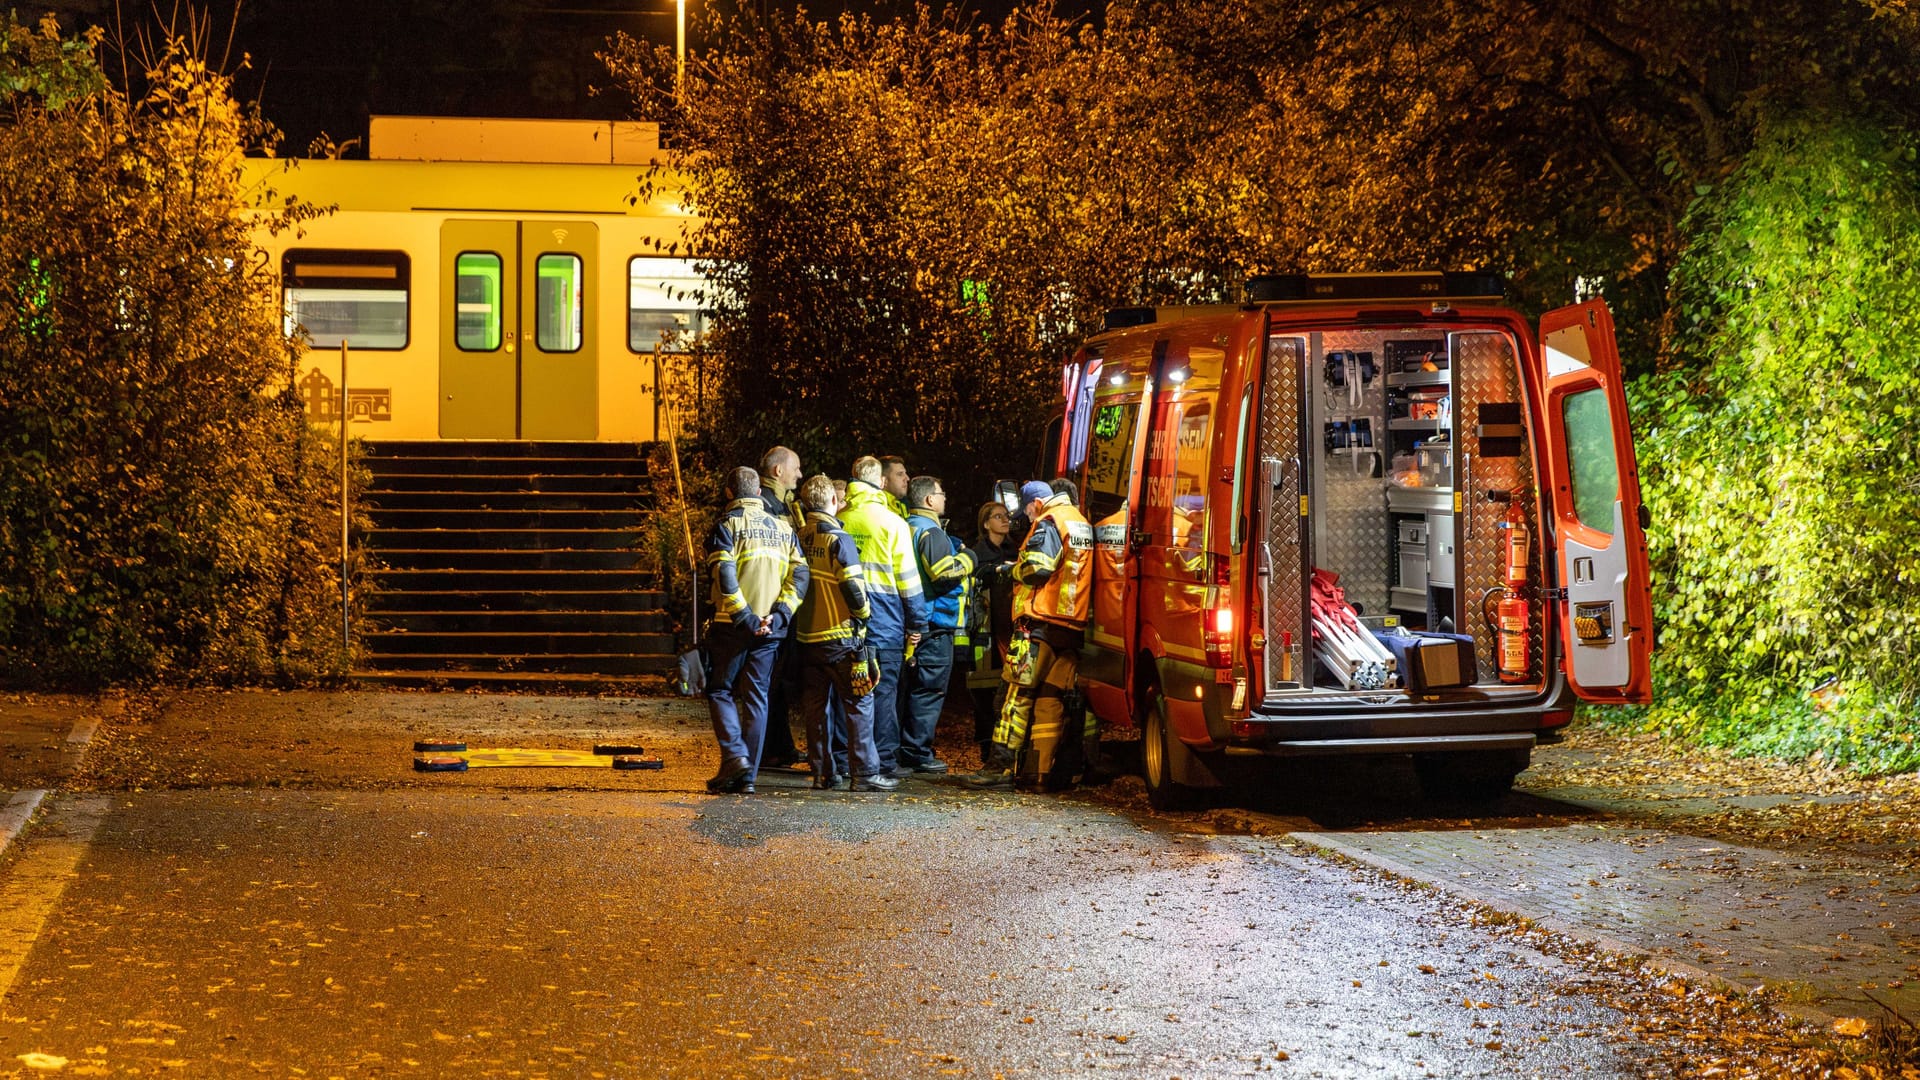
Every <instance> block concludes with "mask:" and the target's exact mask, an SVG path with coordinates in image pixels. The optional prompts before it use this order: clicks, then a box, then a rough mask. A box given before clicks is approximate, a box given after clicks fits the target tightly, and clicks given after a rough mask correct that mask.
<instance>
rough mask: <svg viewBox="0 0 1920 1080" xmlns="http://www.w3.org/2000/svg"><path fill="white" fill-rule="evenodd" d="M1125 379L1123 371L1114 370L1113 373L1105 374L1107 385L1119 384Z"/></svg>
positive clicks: (1125, 375) (1125, 374)
mask: <svg viewBox="0 0 1920 1080" xmlns="http://www.w3.org/2000/svg"><path fill="white" fill-rule="evenodd" d="M1126 381H1127V373H1126V372H1124V371H1116V372H1114V373H1113V374H1111V375H1109V376H1107V383H1108V385H1111V386H1119V385H1121V384H1123V383H1125V382H1126Z"/></svg>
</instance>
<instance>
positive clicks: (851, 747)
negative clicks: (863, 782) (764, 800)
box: [800, 643, 880, 779]
mask: <svg viewBox="0 0 1920 1080" xmlns="http://www.w3.org/2000/svg"><path fill="white" fill-rule="evenodd" d="M852 654H853V649H852V647H851V646H848V645H844V644H838V643H836V644H828V645H802V646H800V658H801V663H802V675H801V679H802V686H803V687H804V691H803V693H804V700H805V701H806V706H805V709H806V716H807V760H808V761H809V762H811V763H812V765H813V775H814V777H815V778H816V779H820V778H824V777H834V776H846V775H852V776H872V775H874V774H875V773H877V772H879V771H880V751H879V750H878V749H877V748H876V747H875V746H874V743H873V695H872V694H868V695H866V696H865V697H854V696H853V680H852V678H851V677H850V674H849V671H848V667H847V661H848V659H849V658H850V657H851V656H852ZM836 736H838V737H837V738H836ZM849 753H851V756H852V761H851V762H849V761H848V760H847V758H848V755H849ZM836 758H837V759H838V760H836ZM849 765H851V766H852V769H851V772H849V769H848V766H849Z"/></svg>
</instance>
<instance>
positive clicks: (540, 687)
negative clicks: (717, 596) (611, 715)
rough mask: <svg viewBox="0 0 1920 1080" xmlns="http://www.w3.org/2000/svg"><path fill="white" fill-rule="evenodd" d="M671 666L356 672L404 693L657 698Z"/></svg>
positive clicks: (357, 678) (361, 679)
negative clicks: (613, 670) (621, 670)
mask: <svg viewBox="0 0 1920 1080" xmlns="http://www.w3.org/2000/svg"><path fill="white" fill-rule="evenodd" d="M672 674H674V669H673V668H672V667H667V668H661V669H658V670H652V671H644V672H640V673H636V674H628V675H609V674H604V673H601V672H597V671H447V670H444V669H441V670H426V671H377V670H368V671H356V672H354V673H353V680H354V682H356V683H360V684H362V685H373V686H385V687H391V688H394V689H407V690H520V691H526V692H530V693H538V694H545V695H553V694H627V695H633V696H642V695H657V694H660V693H662V692H664V691H665V690H666V689H667V687H668V685H669V681H668V677H669V676H670V675H672Z"/></svg>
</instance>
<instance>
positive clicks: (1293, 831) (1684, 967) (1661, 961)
mask: <svg viewBox="0 0 1920 1080" xmlns="http://www.w3.org/2000/svg"><path fill="white" fill-rule="evenodd" d="M1217 820H1218V821H1219V822H1220V823H1221V824H1223V825H1228V826H1230V827H1234V828H1240V829H1244V830H1246V831H1247V832H1251V833H1255V834H1258V835H1266V836H1285V837H1286V838H1287V839H1290V840H1296V841H1299V842H1300V843H1302V844H1305V845H1307V846H1309V847H1312V848H1317V849H1319V850H1321V851H1326V852H1331V853H1333V854H1335V855H1339V856H1341V857H1343V858H1346V859H1350V860H1352V861H1354V862H1356V863H1359V864H1361V865H1363V866H1368V867H1371V868H1372V869H1375V870H1379V871H1382V872H1384V873H1387V874H1391V875H1393V876H1394V877H1398V878H1404V879H1406V880H1408V881H1414V882H1418V883H1420V884H1422V885H1426V886H1428V887H1430V888H1434V889H1437V890H1439V891H1441V892H1444V893H1447V894H1449V895H1452V896H1455V897H1459V898H1461V899H1464V900H1470V901H1472V902H1474V903H1476V904H1480V905H1482V906H1484V907H1487V908H1490V909H1492V910H1494V911H1499V912H1503V913H1505V914H1508V915H1514V916H1517V917H1520V918H1523V919H1526V920H1527V921H1529V922H1531V923H1533V925H1535V926H1538V927H1540V928H1541V929H1543V930H1547V931H1549V932H1551V933H1554V934H1557V935H1560V936H1562V937H1566V938H1570V939H1572V940H1574V941H1579V942H1583V943H1585V944H1588V945H1592V946H1594V947H1595V948H1599V949H1603V950H1605V951H1607V952H1610V953H1615V954H1617V955H1620V956H1627V957H1633V958H1635V959H1636V960H1637V961H1638V962H1640V963H1642V964H1643V965H1645V966H1646V967H1648V968H1650V969H1652V970H1655V971H1659V972H1663V973H1666V974H1669V975H1674V976H1677V977H1680V978H1683V979H1686V980H1688V981H1689V982H1697V983H1701V984H1704V985H1708V986H1713V987H1715V988H1717V989H1720V990H1723V991H1726V992H1728V993H1729V994H1732V995H1736V996H1739V997H1748V998H1751V997H1754V996H1756V995H1758V994H1760V993H1762V992H1763V991H1764V990H1765V989H1766V984H1765V983H1758V984H1748V983H1743V982H1740V981H1738V980H1735V979H1729V978H1727V977H1726V976H1724V975H1720V974H1716V973H1715V972H1711V971H1707V970H1706V969H1704V968H1700V967H1696V966H1694V965H1692V964H1689V963H1686V962H1685V961H1682V960H1673V959H1669V958H1666V957H1659V956H1654V955H1652V954H1651V953H1650V952H1649V951H1648V950H1647V949H1645V948H1643V947H1641V946H1637V945H1634V944H1632V943H1631V942H1627V941H1623V940H1621V939H1619V938H1617V937H1614V936H1612V935H1609V934H1605V933H1601V932H1600V931H1597V930H1595V929H1594V928H1592V927H1590V926H1586V925H1583V924H1581V923H1578V922H1572V921H1569V920H1567V919H1564V918H1562V917H1560V916H1557V915H1549V914H1546V913H1543V912H1537V911H1529V910H1527V909H1526V908H1525V907H1524V906H1523V905H1520V904H1516V903H1514V902H1513V900H1512V899H1511V898H1509V897H1504V896H1497V895H1494V894H1491V893H1487V892H1483V891H1481V890H1478V889H1474V888H1472V887H1470V886H1464V885H1462V884H1461V883H1460V882H1458V881H1455V880H1452V879H1450V878H1445V877H1442V876H1440V875H1438V874H1434V873H1430V872H1428V871H1426V870H1423V869H1420V868H1419V867H1414V866H1409V865H1407V864H1405V863H1402V862H1400V861H1399V860H1397V859H1394V858H1392V857H1390V856H1386V855H1381V854H1379V853H1378V852H1373V851H1369V850H1367V849H1365V848H1362V847H1359V846H1357V845H1353V844H1348V843H1344V842H1342V841H1341V840H1339V839H1338V838H1336V837H1334V836H1330V835H1328V834H1326V833H1323V832H1305V831H1300V830H1298V829H1297V828H1296V827H1295V823H1293V822H1289V821H1287V820H1286V819H1284V818H1280V817H1276V816H1273V815H1270V814H1262V813H1259V812H1257V811H1241V812H1234V813H1223V814H1220V815H1218V817H1217ZM1767 1004H1768V1006H1769V1007H1770V1008H1772V1009H1773V1011H1775V1012H1778V1013H1781V1014H1783V1015H1786V1016H1790V1017H1792V1018H1794V1019H1797V1020H1803V1021H1806V1022H1809V1023H1813V1024H1816V1025H1819V1026H1820V1027H1821V1028H1825V1029H1831V1028H1832V1026H1833V1023H1834V1021H1835V1020H1836V1019H1838V1017H1835V1016H1833V1015H1832V1014H1830V1013H1828V1012H1826V1011H1824V1010H1822V1009H1819V1008H1816V1007H1814V1006H1812V1005H1804V1004H1800V1003H1787V1002H1778V1001H1769V1002H1767Z"/></svg>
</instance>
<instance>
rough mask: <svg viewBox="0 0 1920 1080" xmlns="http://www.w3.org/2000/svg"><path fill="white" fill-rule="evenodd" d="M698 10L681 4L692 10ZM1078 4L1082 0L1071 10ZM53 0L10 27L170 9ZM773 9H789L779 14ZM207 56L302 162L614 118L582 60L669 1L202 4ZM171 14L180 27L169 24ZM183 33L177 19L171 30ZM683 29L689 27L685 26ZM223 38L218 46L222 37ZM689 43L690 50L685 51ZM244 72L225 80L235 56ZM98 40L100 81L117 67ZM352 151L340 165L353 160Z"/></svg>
mask: <svg viewBox="0 0 1920 1080" xmlns="http://www.w3.org/2000/svg"><path fill="white" fill-rule="evenodd" d="M705 2H708V0H691V2H690V5H689V11H690V12H691V11H692V10H694V7H693V5H696V4H699V3H705ZM1082 3H1083V4H1084V0H1082ZM1014 4H1015V0H967V2H966V3H965V4H964V5H963V10H964V11H966V12H969V13H975V14H979V15H982V16H985V17H990V18H998V17H1000V16H1003V15H1004V14H1005V13H1006V12H1007V11H1008V10H1009V9H1011V8H1012V7H1013V6H1014ZM121 5H122V14H120V15H118V16H116V13H115V10H114V2H113V0H54V2H53V3H51V4H42V5H39V6H37V7H26V8H21V9H18V10H19V13H20V18H21V19H23V20H33V21H37V20H38V19H39V16H40V14H41V13H42V12H44V11H47V10H52V11H54V12H56V13H57V14H59V15H60V17H61V22H62V24H63V25H64V26H66V27H67V28H69V29H73V28H75V27H78V26H85V25H92V24H98V25H102V26H105V27H106V28H107V30H108V34H109V41H110V42H111V41H112V40H113V39H114V36H115V35H114V32H115V23H116V19H119V20H121V24H122V25H123V26H124V27H125V35H124V36H126V37H128V38H135V35H136V32H137V31H139V30H140V29H142V28H146V29H147V31H148V32H149V33H151V28H152V27H155V26H164V25H167V23H168V21H169V13H171V12H173V11H175V10H176V9H175V8H174V7H172V6H171V4H170V3H160V4H157V5H155V6H148V7H141V6H140V5H139V3H138V2H137V0H121ZM783 6H787V7H791V6H792V5H791V4H786V5H783ZM805 7H806V9H807V11H808V12H809V13H811V14H813V15H815V16H816V17H823V18H824V17H829V16H832V15H834V14H837V13H838V12H839V11H840V10H842V9H843V8H847V7H851V8H854V9H856V10H873V11H876V13H879V14H883V15H884V14H888V13H891V12H897V11H904V10H908V8H909V5H907V4H906V3H904V2H901V3H894V2H882V0H826V2H811V3H807V4H806V5H805ZM202 11H203V12H204V14H203V15H202V18H203V20H204V22H205V23H206V24H207V26H208V28H209V29H208V32H207V35H206V36H207V38H208V46H207V55H208V58H209V60H210V61H212V62H213V63H214V64H215V66H217V67H218V66H221V64H220V61H221V58H222V57H223V56H230V59H229V60H228V62H227V63H226V64H225V65H224V69H225V70H228V71H230V72H233V73H234V74H235V77H236V82H235V92H236V94H237V95H238V96H240V97H241V98H243V99H247V100H257V101H258V102H259V103H260V106H261V109H262V111H263V112H264V113H265V115H266V117H267V119H269V120H271V121H272V122H273V123H274V124H275V125H277V126H278V127H279V128H280V129H281V131H282V132H284V133H285V139H284V141H283V142H282V144H281V153H282V154H288V155H304V154H306V153H307V152H308V149H309V147H310V145H311V144H312V143H313V142H314V141H315V140H316V139H318V138H319V137H320V136H322V135H325V136H328V137H330V138H331V139H332V140H333V141H334V142H335V143H345V142H347V141H348V140H351V139H362V140H364V138H365V136H366V133H367V117H368V116H369V115H372V114H382V115H432V116H512V117H571V118H581V119H595V120H607V119H617V118H621V117H624V116H625V115H627V103H626V101H625V99H624V97H623V96H622V95H620V94H618V93H595V90H596V89H603V88H605V87H606V85H607V81H608V79H607V75H606V70H605V68H604V67H602V66H601V64H600V63H599V61H597V60H595V59H594V56H593V54H594V52H595V51H596V50H599V49H601V48H603V47H604V45H605V42H606V40H607V39H608V38H609V37H611V36H612V35H613V34H614V33H616V32H619V31H625V32H627V33H629V34H632V35H634V36H636V37H641V38H645V39H648V40H652V41H657V42H659V43H661V44H663V45H671V44H672V43H673V22H674V19H673V13H674V8H673V2H672V0H240V2H239V3H238V6H237V11H238V16H237V19H236V14H235V13H236V5H235V3H234V0H224V2H223V0H214V2H213V3H212V4H210V5H207V6H205V7H203V8H202ZM176 18H180V17H176ZM179 25H184V23H179ZM689 25H690V26H694V25H697V22H696V20H694V19H693V18H691V16H690V18H689ZM230 36H231V46H229V37H230ZM702 45H703V42H701V41H699V40H698V39H697V38H696V39H694V40H692V41H690V43H689V47H690V48H692V49H695V50H698V49H699V48H700V47H701V46H702ZM242 54H247V55H249V56H250V57H251V64H250V67H249V68H248V69H246V70H237V69H238V61H239V57H240V56H241V55H242ZM115 56H116V50H114V49H113V47H112V45H111V44H109V46H108V49H107V57H108V63H109V70H110V71H117V60H116V59H115ZM364 152H365V151H364V146H360V147H355V148H351V149H349V150H348V151H347V155H348V156H353V157H358V156H364Z"/></svg>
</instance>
